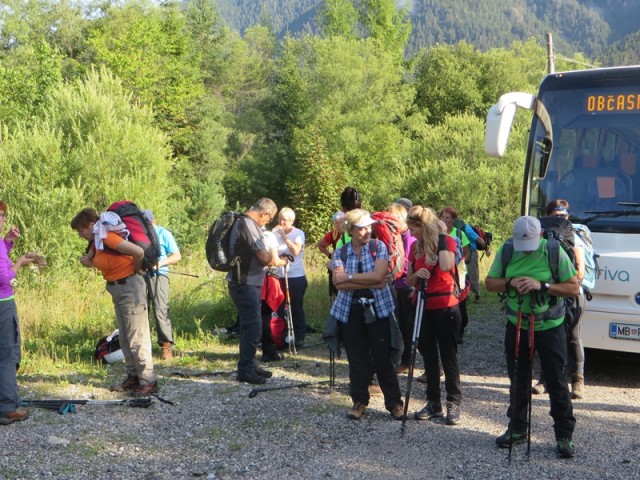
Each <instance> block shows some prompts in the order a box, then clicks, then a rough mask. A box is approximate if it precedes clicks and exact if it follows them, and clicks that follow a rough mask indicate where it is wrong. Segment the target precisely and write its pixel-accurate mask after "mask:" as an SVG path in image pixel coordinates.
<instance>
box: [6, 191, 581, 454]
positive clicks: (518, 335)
mask: <svg viewBox="0 0 640 480" xmlns="http://www.w3.org/2000/svg"><path fill="white" fill-rule="evenodd" d="M340 204H341V210H340V211H339V212H336V214H334V215H333V217H332V227H333V228H332V231H330V232H328V233H327V235H326V236H325V237H323V238H322V239H321V240H320V241H319V242H318V243H317V247H318V249H319V250H320V251H321V252H322V253H324V254H325V255H326V256H327V257H328V259H329V261H328V262H327V267H328V268H329V281H330V288H331V289H332V292H333V293H334V300H333V303H332V306H331V311H330V315H329V319H328V321H327V325H326V326H325V331H324V337H325V340H326V341H327V343H328V344H329V345H330V346H332V345H333V346H336V345H337V346H338V348H339V346H342V347H344V349H345V351H346V355H347V361H348V366H349V394H350V396H351V399H352V402H353V405H352V407H351V409H349V411H348V413H347V416H348V417H349V418H351V419H354V420H358V419H360V418H361V417H362V416H363V415H365V414H366V409H367V407H368V404H369V400H370V396H371V395H372V394H377V393H381V394H382V395H383V396H384V404H385V407H386V409H387V410H388V411H389V412H390V414H391V416H392V417H393V418H394V419H396V420H401V421H406V418H407V410H406V408H405V405H404V402H403V394H402V391H401V388H400V384H399V380H398V375H399V374H404V373H406V372H407V371H409V370H410V369H411V370H412V369H413V365H412V364H411V363H412V358H411V349H412V340H413V338H415V339H416V344H415V345H414V348H415V347H416V346H417V350H418V351H419V352H420V354H421V356H422V358H423V361H424V367H425V373H424V375H423V379H422V380H423V381H424V382H425V383H426V385H427V387H426V403H425V405H424V407H423V408H422V409H420V410H419V411H417V412H415V413H414V415H413V416H414V418H415V419H416V420H421V421H422V420H434V419H438V418H443V417H444V419H445V420H444V421H445V423H446V424H447V425H457V424H459V423H460V422H461V401H462V384H461V380H460V370H459V367H458V347H459V345H460V344H461V343H462V336H463V333H464V327H465V326H466V324H467V323H468V317H467V312H466V302H467V301H468V300H469V298H468V297H467V291H468V290H467V289H465V288H464V284H463V285H460V278H461V277H460V275H459V274H460V272H459V270H460V269H461V266H464V265H465V264H466V266H467V268H466V269H467V271H468V277H469V280H470V282H469V283H470V285H471V293H472V294H474V295H475V300H474V301H475V302H480V301H481V293H480V287H479V278H478V275H479V269H478V256H477V250H478V248H479V247H480V248H483V247H484V245H483V240H482V238H479V237H478V236H477V235H475V237H474V234H473V233H472V232H466V231H459V230H462V228H463V226H461V225H459V224H458V226H457V227H456V224H455V220H456V217H457V212H456V211H455V209H454V208H452V207H446V208H443V209H442V210H441V211H440V212H439V214H438V215H437V214H436V213H435V212H434V211H433V210H432V209H431V208H428V207H425V206H420V205H413V204H412V202H411V201H410V200H409V199H407V198H399V199H397V200H396V201H395V202H393V203H392V204H391V205H390V206H389V207H388V209H387V211H388V212H389V213H391V214H393V215H394V216H395V217H396V218H397V220H398V224H399V225H400V226H401V232H400V233H401V235H402V243H403V249H404V252H405V253H404V258H403V264H402V271H401V272H399V273H397V274H396V273H395V272H394V274H393V275H391V274H390V273H389V268H390V256H391V255H392V252H390V248H388V246H387V245H386V244H385V243H384V242H383V241H381V240H380V239H376V238H373V236H372V230H373V229H372V226H374V225H375V224H376V223H377V220H375V219H374V217H375V215H374V214H372V212H369V211H367V210H364V209H363V208H362V198H361V196H360V193H359V192H358V190H357V189H355V188H353V187H347V188H346V189H345V190H344V191H343V192H342V194H341V197H340ZM568 210H569V206H568V204H567V203H566V202H565V201H563V200H556V201H554V202H552V203H550V204H549V206H548V207H547V214H548V215H551V216H564V218H568ZM6 211H7V205H6V204H4V203H2V202H0V231H2V230H3V229H4V222H5V216H6ZM149 215H150V217H151V218H152V217H153V216H152V214H151V213H150V212H149ZM106 217H108V216H105V215H104V214H100V215H98V213H97V212H96V211H95V210H93V209H90V208H86V209H83V210H82V211H80V212H79V213H78V214H77V215H76V216H75V217H74V218H73V220H72V221H71V227H72V228H73V229H74V230H76V232H77V233H78V235H79V236H80V237H81V238H83V239H85V240H87V241H88V242H89V248H88V249H87V251H86V253H85V254H84V255H83V256H82V257H81V259H80V263H81V264H82V265H84V266H86V267H93V268H97V269H98V270H99V271H100V272H101V273H102V275H103V277H104V279H105V281H106V283H107V286H106V288H107V291H108V292H109V293H110V294H111V296H112V298H113V303H114V307H115V313H116V319H117V324H118V328H119V332H120V343H121V347H122V350H123V354H124V357H125V365H126V371H127V377H126V378H125V379H124V381H123V382H122V383H121V384H119V385H118V386H117V389H118V390H121V391H128V392H131V393H133V394H134V395H149V394H152V393H155V392H157V391H158V384H157V381H156V375H155V373H154V369H153V360H152V357H151V339H150V329H149V322H148V312H147V302H148V299H149V298H150V297H149V293H148V290H149V288H150V285H151V283H152V282H150V277H151V276H150V275H149V272H146V273H145V274H144V275H142V274H141V273H142V261H143V257H144V252H143V250H142V249H141V248H140V247H139V246H138V245H136V244H135V243H133V242H131V241H128V240H127V239H126V236H123V235H122V234H121V233H122V232H121V230H122V228H123V227H122V225H121V222H118V219H117V218H106ZM276 218H277V222H278V225H277V226H276V227H275V228H274V229H273V230H272V231H271V232H268V231H267V230H266V227H267V226H268V225H269V224H271V223H272V222H273V221H274V220H275V219H276ZM294 221H295V213H294V211H293V210H291V209H290V208H283V209H281V210H280V212H278V209H277V206H276V204H275V202H273V201H272V200H271V199H268V198H262V199H260V200H258V201H257V202H256V203H255V204H254V205H252V206H251V207H250V208H249V209H248V210H247V211H246V212H244V214H243V215H241V216H240V217H239V219H238V221H237V222H236V223H235V224H234V226H233V230H232V235H231V238H232V240H231V241H232V244H233V251H234V255H235V256H236V257H237V260H238V261H237V262H235V263H234V265H235V266H236V268H231V269H230V270H229V271H228V273H227V275H226V281H227V284H228V290H229V294H230V297H231V299H232V301H233V303H234V305H235V307H236V309H237V313H238V329H239V359H238V363H237V377H236V378H237V380H238V381H240V382H248V383H251V384H264V383H265V382H266V380H267V379H268V378H270V377H271V376H272V372H271V371H270V370H267V369H266V368H264V367H263V366H261V364H260V363H261V362H258V360H257V358H256V353H257V350H258V348H259V347H260V346H262V362H271V361H278V360H281V359H282V358H283V357H282V355H281V354H279V353H278V352H277V349H276V348H274V344H273V342H274V339H273V338H272V335H271V328H270V323H269V319H270V318H271V317H272V314H276V315H277V314H278V310H279V307H278V302H275V304H274V306H272V307H271V308H267V309H265V304H269V296H270V294H269V293H268V290H267V293H265V291H266V290H265V285H266V284H267V283H268V279H269V277H270V276H271V277H275V278H277V279H278V280H279V282H278V283H281V286H282V287H284V288H285V289H286V295H287V306H288V308H289V309H290V311H289V312H288V314H289V315H291V317H292V322H291V323H292V324H291V325H290V327H291V330H292V331H291V332H289V335H288V336H287V339H286V341H287V342H289V343H290V344H291V345H290V348H291V347H294V346H295V347H298V348H301V347H302V346H303V345H304V335H305V332H306V329H307V326H306V321H305V315H304V308H303V297H304V293H305V291H306V288H307V280H306V277H305V274H304V266H303V252H304V247H305V236H304V232H302V231H301V230H300V229H298V228H296V227H294V226H293V223H294ZM465 230H467V229H466V228H465ZM467 233H469V235H467ZM18 236H19V232H18V231H17V230H16V228H15V227H11V228H10V230H9V232H8V233H7V235H6V236H5V238H4V241H3V242H0V424H9V423H12V422H14V421H17V420H23V419H25V418H26V417H27V416H28V412H27V411H26V409H23V408H20V399H19V397H18V394H17V385H16V369H17V366H18V365H19V360H20V358H19V355H20V345H19V330H18V322H17V313H16V309H15V303H14V300H13V290H12V285H11V281H12V279H13V278H14V277H15V273H16V271H17V269H18V268H20V267H21V266H24V265H27V264H29V263H30V262H32V261H33V259H32V258H30V257H29V256H23V257H21V258H20V259H18V260H17V261H16V262H15V263H12V262H11V261H10V260H9V258H8V253H9V251H10V249H11V247H12V245H13V242H14V241H15V240H16V238H17V237H18ZM550 242H551V241H550V240H548V239H547V238H545V235H543V228H542V226H541V223H540V221H539V220H538V219H537V218H535V217H531V216H523V217H520V218H518V219H517V220H516V221H515V223H514V225H513V232H512V237H511V238H510V239H509V240H508V241H507V242H505V244H504V245H502V246H501V247H500V249H499V250H498V251H497V253H496V255H495V257H494V260H493V263H492V265H491V268H490V270H489V272H488V274H487V277H486V280H485V286H486V290H487V291H488V292H496V293H498V294H500V295H501V296H503V297H504V303H505V307H506V308H505V312H506V317H507V322H506V329H505V337H504V344H505V352H506V359H507V370H508V374H509V379H510V390H509V396H510V401H509V408H508V410H507V416H508V417H509V424H508V427H507V430H506V432H505V433H504V434H502V435H500V436H499V437H498V438H496V443H497V445H498V446H499V447H504V448H507V447H508V448H511V447H512V446H513V445H515V444H519V443H524V442H526V441H527V439H528V428H530V418H529V416H530V408H529V405H530V402H531V397H530V395H531V393H532V364H533V361H534V352H537V353H538V357H539V361H540V368H541V372H542V374H543V378H544V388H545V391H546V392H548V394H549V398H550V403H551V410H550V415H551V416H552V418H553V420H554V430H555V436H556V440H557V445H556V449H557V452H558V455H559V456H560V457H563V458H570V457H573V456H574V455H575V445H574V442H573V438H572V437H573V430H574V427H575V417H574V416H573V407H572V392H571V391H570V390H569V386H568V384H567V374H568V368H569V367H568V366H569V365H572V367H571V368H572V371H571V374H572V377H571V378H572V387H573V397H574V398H580V397H581V395H582V393H583V392H582V388H583V385H584V384H583V381H584V376H583V368H584V356H583V353H581V351H580V350H581V347H582V346H581V342H580V339H579V318H578V319H573V321H572V322H571V325H570V326H568V325H567V322H565V310H566V308H565V302H564V300H563V299H564V298H577V297H579V296H580V294H581V286H580V278H581V275H584V267H580V263H579V261H578V262H577V263H578V265H577V268H576V267H575V266H574V264H573V262H572V259H571V258H570V257H569V256H568V255H567V253H565V252H564V251H563V250H562V249H560V251H559V253H558V257H559V258H558V264H557V265H556V266H553V265H551V264H550V261H549V248H550V247H549V244H550ZM173 244H174V245H173V246H171V247H170V248H169V249H168V250H167V251H165V252H164V263H163V262H162V261H161V262H160V264H158V267H159V268H158V267H157V268H156V270H154V271H153V272H152V273H159V272H160V271H161V269H162V267H163V266H166V265H167V264H169V263H170V262H172V261H177V260H176V258H177V259H178V260H179V250H177V246H175V241H174V242H173ZM505 249H508V250H509V252H510V254H509V257H508V258H507V256H506V255H505V254H504V253H503V251H505ZM176 251H177V252H178V254H177V256H174V257H173V259H171V257H172V254H174V253H175V252H176ZM472 252H475V256H474V255H472ZM578 257H579V255H577V256H576V258H578ZM581 268H582V269H581ZM165 276H166V274H165ZM418 292H419V293H420V296H419V297H420V298H421V299H422V301H423V303H422V304H421V308H420V310H419V312H422V316H421V317H420V318H419V319H416V307H417V306H416V304H417V300H416V299H417V298H418V295H417V293H418ZM161 296H162V297H163V298H167V297H168V282H167V284H166V289H165V294H163V295H161ZM154 307H155V305H154ZM279 314H280V315H282V312H280V313H279ZM415 324H419V325H420V330H419V331H418V332H417V333H416V332H414V325H415ZM568 327H569V328H568ZM160 330H161V329H160V328H158V333H159V335H160V333H161V332H160ZM165 330H166V329H165ZM567 332H569V334H568V333H567ZM162 335H163V337H162V339H161V345H162V346H166V344H167V343H168V344H169V347H170V345H171V343H172V342H173V340H172V337H171V333H170V329H169V332H168V333H167V332H166V331H165V333H163V334H162ZM412 336H413V338H412ZM568 339H571V341H569V340H568ZM169 352H170V350H169ZM569 358H571V360H572V362H569ZM414 359H415V357H414V358H413V360H414ZM441 376H444V406H445V408H446V412H445V409H443V400H442V397H443V392H442V390H443V389H442V385H441ZM529 433H530V430H529Z"/></svg>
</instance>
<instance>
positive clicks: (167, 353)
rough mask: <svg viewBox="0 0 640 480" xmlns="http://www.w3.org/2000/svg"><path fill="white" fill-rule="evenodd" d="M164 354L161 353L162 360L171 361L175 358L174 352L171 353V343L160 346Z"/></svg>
mask: <svg viewBox="0 0 640 480" xmlns="http://www.w3.org/2000/svg"><path fill="white" fill-rule="evenodd" d="M160 348H161V349H162V352H161V353H160V358H161V359H162V360H169V359H171V358H173V352H172V351H171V342H163V343H162V345H161V346H160Z"/></svg>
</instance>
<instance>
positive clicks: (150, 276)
mask: <svg viewBox="0 0 640 480" xmlns="http://www.w3.org/2000/svg"><path fill="white" fill-rule="evenodd" d="M143 213H144V216H145V217H147V220H149V221H150V222H151V225H153V228H154V229H155V231H156V234H157V235H158V244H159V246H160V258H159V259H158V263H157V265H156V268H155V269H154V270H152V271H150V272H147V274H146V275H145V281H146V283H147V298H148V299H149V305H150V306H152V307H153V317H154V318H155V321H156V333H157V335H158V345H160V348H161V349H162V350H161V354H160V358H162V359H163V360H168V359H170V358H173V353H172V352H171V348H172V346H173V345H174V341H173V333H172V328H171V319H170V318H169V283H170V282H169V265H174V264H175V263H178V262H179V261H180V259H181V258H182V255H181V254H180V249H179V248H178V244H177V243H176V240H175V238H173V234H172V233H171V232H170V231H169V230H167V229H166V228H164V227H161V226H159V225H157V224H156V219H155V217H154V215H153V212H152V211H151V210H143Z"/></svg>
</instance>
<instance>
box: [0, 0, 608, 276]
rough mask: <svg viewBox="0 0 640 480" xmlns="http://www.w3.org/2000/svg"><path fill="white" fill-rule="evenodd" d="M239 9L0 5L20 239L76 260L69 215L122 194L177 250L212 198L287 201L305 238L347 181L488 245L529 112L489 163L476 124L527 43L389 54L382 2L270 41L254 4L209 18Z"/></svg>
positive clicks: (2, 154)
mask: <svg viewBox="0 0 640 480" xmlns="http://www.w3.org/2000/svg"><path fill="white" fill-rule="evenodd" d="M244 3H246V4H248V3H249V2H244ZM244 3H243V2H223V1H220V2H217V1H215V0H191V1H189V2H188V3H181V2H178V1H162V2H154V1H151V0H123V1H98V2H86V1H80V0H5V1H4V8H3V9H2V10H0V45H1V47H2V48H1V50H0V176H1V177H2V179H3V182H2V187H0V198H2V199H3V200H4V201H6V202H7V203H8V204H9V205H10V208H11V212H12V213H11V216H12V220H11V221H12V222H13V223H15V224H17V225H19V227H20V228H21V230H22V232H23V235H22V239H21V242H20V245H19V246H18V247H17V249H18V250H20V251H32V250H37V251H40V252H43V253H44V254H45V255H46V256H47V258H48V260H49V263H50V265H51V266H54V267H57V268H58V269H63V270H64V268H65V267H68V266H74V267H75V266H76V259H77V255H78V252H79V251H81V250H82V248H83V245H82V242H81V241H80V240H79V239H78V238H77V236H76V235H75V233H74V232H73V231H72V230H71V229H70V228H69V221H70V219H71V218H72V217H73V215H74V214H75V213H76V212H77V211H78V210H79V209H81V208H83V207H85V206H92V207H95V208H96V209H98V210H100V209H104V208H106V207H107V206H108V205H109V204H110V203H111V202H112V201H115V200H119V199H123V198H126V199H130V200H133V201H135V202H137V203H138V204H139V205H140V206H141V207H143V208H150V209H152V210H153V211H154V212H155V213H156V217H157V218H158V219H159V220H160V223H162V224H164V225H167V226H168V227H170V228H171V230H172V231H173V232H174V234H175V235H176V238H177V239H178V242H179V243H180V244H181V245H182V246H183V249H184V250H185V251H187V252H193V253H192V254H193V255H202V250H203V248H202V247H203V245H204V240H205V237H206V232H207V228H208V226H209V225H210V224H211V223H212V221H213V220H214V219H215V218H216V217H217V216H218V215H219V214H220V213H221V212H222V211H223V210H225V209H243V208H246V207H248V206H249V205H251V204H252V203H253V202H254V201H255V200H257V199H258V198H260V197H263V196H268V197H270V198H272V199H274V200H275V201H276V203H277V204H278V206H279V207H282V206H290V207H292V208H293V209H294V210H295V211H296V212H297V222H298V224H299V225H300V227H301V228H303V229H304V230H305V232H306V233H307V238H308V242H309V243H310V242H315V240H316V239H318V238H319V236H320V235H321V234H323V233H325V232H326V230H327V228H329V226H330V218H331V215H332V213H333V212H334V211H335V210H336V209H337V207H338V195H339V192H340V191H341V190H342V189H343V188H344V187H345V186H347V185H352V186H355V187H357V188H358V189H359V190H361V192H362V195H363V198H364V200H365V206H366V207H367V208H369V209H381V208H384V207H385V206H386V205H387V204H388V203H389V202H391V201H393V200H394V199H396V198H397V197H399V196H405V197H409V198H411V199H412V200H413V201H414V203H417V204H423V205H428V206H431V207H433V208H435V209H439V208H441V207H444V206H446V205H453V206H455V207H456V208H457V209H458V210H459V212H460V214H461V216H462V217H464V218H465V219H468V220H469V221H472V222H474V223H478V224H481V225H483V226H484V227H485V228H486V229H487V230H491V231H494V232H495V233H496V234H497V237H498V239H499V238H500V237H501V236H502V237H504V234H505V232H507V231H508V228H509V223H510V221H511V220H512V219H514V218H515V217H516V216H517V214H518V211H519V202H520V185H521V179H520V178H521V172H522V165H523V161H524V149H525V143H526V138H525V137H526V134H527V129H528V124H529V122H530V116H529V115H528V114H527V113H519V114H518V116H517V118H516V124H515V130H514V133H513V135H512V138H511V141H510V142H511V143H510V147H509V151H508V154H507V155H506V157H505V158H503V159H494V158H489V157H487V156H486V155H485V154H484V152H483V135H484V119H485V116H486V113H487V110H488V108H489V107H490V105H492V104H493V103H495V102H496V101H497V99H498V98H499V97H500V95H501V94H503V93H505V92H509V91H516V90H520V91H528V92H532V93H533V92H535V91H536V89H537V85H539V83H540V81H541V80H542V78H543V77H544V75H545V74H546V65H547V63H546V61H547V60H546V51H545V46H544V44H543V43H542V42H540V41H539V40H538V39H536V38H535V37H533V36H532V37H530V38H527V39H524V40H514V41H513V42H511V43H510V44H509V45H507V46H495V47H491V48H487V45H483V46H482V48H480V47H479V46H477V45H474V44H472V43H470V42H468V41H465V40H459V41H456V42H453V43H437V44H433V45H430V46H428V47H426V46H424V47H421V48H419V49H414V50H415V52H414V53H413V54H411V55H410V56H407V53H406V52H407V45H408V44H409V42H410V39H411V38H412V32H414V31H415V26H414V25H413V24H412V18H414V17H413V16H411V15H409V12H408V10H407V9H406V8H405V9H402V8H400V9H398V8H397V6H396V2H394V1H393V0H359V1H351V0H326V1H325V2H323V3H322V5H321V6H319V7H318V8H316V10H314V15H315V17H314V22H315V24H317V28H314V29H312V30H310V31H309V32H306V33H304V32H303V33H301V34H299V35H284V36H280V35H278V34H277V30H278V28H277V27H276V25H277V23H276V19H275V18H272V19H271V20H270V17H269V15H267V14H266V13H264V12H263V14H262V15H261V16H259V18H258V22H257V23H256V24H255V25H251V26H246V27H243V28H241V29H237V28H235V27H232V26H230V22H229V21H228V20H226V19H225V17H224V16H223V15H222V11H227V10H226V9H229V8H232V7H233V8H236V12H237V13H238V14H239V13H241V12H242V11H243V8H246V6H244ZM266 3H269V2H266ZM429 3H430V2H422V3H420V5H422V6H423V7H425V6H426V5H428V4H429ZM450 3H451V4H452V5H453V4H454V3H456V2H450ZM457 3H463V2H457ZM480 3H481V4H482V3H483V2H480ZM486 3H489V2H486ZM507 3H510V2H507ZM538 3H540V4H542V3H545V2H538ZM552 3H554V2H549V4H552ZM555 3H557V2H555ZM609 3H615V2H613V1H611V2H609ZM282 4H283V5H284V4H286V5H289V6H293V5H294V4H295V5H302V4H305V5H307V6H308V5H309V4H310V2H306V3H305V2H282ZM476 20H478V19H476ZM280 21H281V20H278V22H280ZM430 21H432V22H436V23H438V24H440V25H444V23H443V22H444V21H443V20H438V19H436V18H435V17H433V16H430ZM589 61H590V59H589V58H588V57H586V56H584V55H581V54H576V55H574V56H573V59H572V60H568V59H566V58H558V60H557V65H556V68H557V70H559V71H561V70H569V69H576V68H583V64H585V63H588V62H589Z"/></svg>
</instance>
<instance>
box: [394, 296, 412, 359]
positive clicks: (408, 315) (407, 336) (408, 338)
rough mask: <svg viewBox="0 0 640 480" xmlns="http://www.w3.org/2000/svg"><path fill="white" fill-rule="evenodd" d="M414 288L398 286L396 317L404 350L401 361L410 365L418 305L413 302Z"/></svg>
mask: <svg viewBox="0 0 640 480" xmlns="http://www.w3.org/2000/svg"><path fill="white" fill-rule="evenodd" d="M414 291H415V289H413V288H396V317H397V318H398V327H399V328H400V333H401V334H402V343H403V344H404V350H403V351H402V358H401V359H400V363H401V364H402V365H409V363H411V342H412V340H413V325H414V324H415V321H416V307H415V305H414V304H413V298H412V297H413V292H414Z"/></svg>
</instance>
